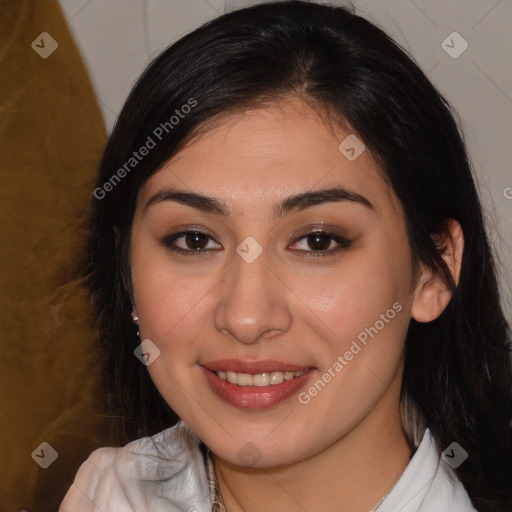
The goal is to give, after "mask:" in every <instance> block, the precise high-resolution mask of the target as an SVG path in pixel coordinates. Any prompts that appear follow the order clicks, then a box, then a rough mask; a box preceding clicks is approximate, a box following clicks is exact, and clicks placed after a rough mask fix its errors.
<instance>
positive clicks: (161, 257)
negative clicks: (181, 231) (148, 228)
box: [131, 237, 214, 352]
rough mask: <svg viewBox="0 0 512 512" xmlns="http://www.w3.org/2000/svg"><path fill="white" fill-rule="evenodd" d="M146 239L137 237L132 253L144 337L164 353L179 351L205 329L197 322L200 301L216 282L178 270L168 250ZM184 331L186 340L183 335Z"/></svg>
mask: <svg viewBox="0 0 512 512" xmlns="http://www.w3.org/2000/svg"><path fill="white" fill-rule="evenodd" d="M143 238H144V237H134V239H133V241H132V253H131V266H132V283H133V290H134V296H135V302H136V305H137V312H138V315H139V318H140V332H141V337H144V338H149V339H151V341H153V342H154V343H155V344H156V345H158V346H159V348H160V350H161V351H167V352H175V351H179V350H181V349H183V345H186V343H187V340H190V339H193V338H195V337H196V335H198V334H199V333H200V331H201V328H202V327H203V326H202V325H201V322H200V321H199V320H198V319H199V317H201V316H203V314H204V311H203V310H204V307H205V305H204V303H203V302H202V301H201V299H202V298H203V297H205V296H206V295H207V293H208V290H210V289H211V288H212V286H213V284H214V283H213V282H210V281H211V278H208V277H207V274H205V276H206V277H204V278H201V277H200V276H197V275H195V276H192V275H190V272H187V271H186V269H184V267H183V266H180V267H179V268H178V267H177V266H176V264H175V263H173V262H172V261H171V259H170V258H169V255H168V254H167V253H166V251H165V250H162V249H161V248H158V247H155V243H154V242H148V240H145V239H143ZM180 270H181V271H180ZM184 332H186V333H187V336H186V337H184V336H181V335H180V334H182V333H184ZM168 340H172V341H173V343H172V344H169V343H168V342H167V341H168Z"/></svg>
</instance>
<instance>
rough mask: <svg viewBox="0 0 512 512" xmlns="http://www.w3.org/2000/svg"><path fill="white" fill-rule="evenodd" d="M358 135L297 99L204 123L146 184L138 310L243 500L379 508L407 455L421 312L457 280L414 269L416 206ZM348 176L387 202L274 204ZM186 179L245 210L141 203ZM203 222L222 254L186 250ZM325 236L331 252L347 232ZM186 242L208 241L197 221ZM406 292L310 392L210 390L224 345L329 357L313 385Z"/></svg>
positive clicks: (134, 259)
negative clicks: (242, 252)
mask: <svg viewBox="0 0 512 512" xmlns="http://www.w3.org/2000/svg"><path fill="white" fill-rule="evenodd" d="M349 133H350V132H349V131H347V130H342V129H341V128H338V127H332V126H330V125H327V124H326V123H324V121H322V118H321V117H320V116H319V115H318V113H317V112H316V111H315V110H313V109H311V107H309V106H308V105H306V104H305V103H304V102H303V101H302V100H300V99H299V98H296V97H290V98H288V99H287V100H286V101H281V102H280V103H276V104H273V105H271V106H266V107H264V108H260V109H255V110H251V111H246V112H244V113H241V114H236V115H231V116H230V117H228V118H227V119H226V120H224V121H223V122H222V123H221V124H220V125H219V126H217V127H215V128H214V129H212V130H211V131H208V132H207V133H205V134H202V135H199V136H198V137H197V138H196V139H195V140H193V141H192V143H191V144H189V145H187V146H186V147H185V148H184V149H183V150H181V151H180V152H179V153H178V154H177V155H176V156H175V157H173V158H172V159H171V160H170V161H169V162H167V164H166V165H165V166H164V167H163V168H162V169H161V170H159V171H158V172H157V173H155V174H154V175H153V176H152V177H151V178H150V179H149V180H148V181H147V182H146V183H145V184H144V186H143V187H142V188H141V190H140V192H139V195H138V201H137V207H136V212H135V216H134V222H133V228H132V237H131V267H132V283H133V300H134V304H135V307H134V312H133V314H134V315H135V314H137V315H138V317H139V319H140V320H139V322H140V324H139V327H140V332H141V339H147V338H149V339H150V340H151V341H152V342H153V343H154V344H155V345H157V346H158V348H159V349H160V351H161V352H160V356H159V357H158V358H157V359H155V361H154V362H153V363H152V364H151V365H150V366H148V370H149V372H150V374H151V377H152V379H153V381H154V383H155V385H156V386H157V388H158V389H159V391H160V393H161V394H162V395H163V397H164V398H165V400H166V401H167V402H168V404H169V405H170V406H171V407H172V409H173V410H174V411H176V413H177V414H178V415H179V416H180V417H181V418H182V419H183V420H184V421H185V423H187V424H188V425H189V426H190V428H191V429H192V430H193V431H194V432H196V433H197V435H198V436H199V437H200V438H201V439H202V440H203V441H204V442H205V443H206V444H207V445H208V446H209V447H210V449H211V450H212V452H213V454H214V456H213V458H214V463H215V469H216V473H217V477H218V479H219V485H220V489H221V492H222V495H223V498H224V501H225V504H226V507H227V510H228V511H229V512H238V511H242V510H243V511H244V512H251V511H256V510H258V511H261V510H270V509H272V510H288V511H296V510H297V511H299V510H300V511H304V510H310V511H312V510H323V511H327V512H329V511H333V512H334V511H339V510H343V511H344V512H361V511H363V510H364V511H367V510H370V509H371V508H372V507H375V506H376V505H377V503H378V502H379V500H380V499H381V498H382V497H383V496H384V495H385V494H386V493H387V492H388V491H389V490H390V489H391V487H392V486H393V485H394V483H395V482H396V481H397V480H398V478H399V477H400V474H401V473H402V472H403V470H404V469H405V467H406V466H407V463H408V461H409V458H410V454H411V448H410V447H409V446H408V444H407V442H406V439H405V436H404V433H403V430H402V427H401V422H400V415H399V396H400V385H401V379H402V371H403V350H404V339H405V334H406V331H407V327H408V324H409V322H410V319H411V317H413V318H415V319H416V320H418V321H421V322H428V321H431V320H433V319H434V318H437V316H439V315H440V314H441V312H442V311H443V310H444V308H445V307H446V305H447V304H448V302H449V300H450V298H451V295H450V292H449V291H448V290H447V289H446V286H445V285H444V284H443V283H442V282H441V281H440V280H439V279H438V278H436V277H435V276H433V275H432V273H431V272H430V271H429V269H427V268H424V267H423V266H421V268H420V269H419V274H418V275H417V279H416V280H414V279H413V276H414V272H413V270H414V269H413V266H412V263H411V250H410V247H409V244H408V240H407V236H406V230H405V221H404V213H403V210H402V208H401V205H400V203H399V201H398V200H397V199H396V197H395V196H394V194H393V192H392V191H391V190H390V189H389V187H388V186H387V185H386V183H385V182H384V181H383V179H382V178H381V176H380V175H379V173H378V169H377V165H376V163H375V161H374V160H373V158H372V155H371V154H370V151H369V150H365V151H363V153H362V154H361V155H360V156H359V157H358V158H357V159H356V160H354V161H349V160H348V159H347V158H346V157H345V156H344V155H343V154H342V153H341V152H340V151H339V150H338V145H339V144H340V142H341V141H343V140H344V139H345V137H346V136H347V135H349ZM333 186H341V187H344V188H346V189H349V190H351V191H353V192H355V193H358V194H360V195H362V196H364V197H365V198H367V199H368V200H369V201H370V202H371V203H372V205H373V207H374V209H370V208H367V207H365V206H364V205H362V204H359V203H357V202H350V201H341V202H328V203H324V204H320V205H316V206H313V207H310V208H307V209H304V210H302V211H293V212H291V213H289V214H287V215H285V216H284V217H282V218H280V219H276V218H275V217H274V216H273V208H274V205H275V204H277V203H279V202H280V201H281V200H283V199H284V198H285V197H287V196H289V195H292V194H297V193H301V192H305V191H310V190H317V189H322V188H330V187H333ZM171 187H175V188H179V189H182V190H185V191H188V192H191V191H193V192H195V193H200V194H204V195H208V196H213V197H215V198H218V199H219V200H221V201H223V202H224V203H225V204H226V206H227V208H228V209H229V211H230V215H228V216H223V215H220V214H212V213H205V212H202V211H199V210H198V209H196V208H193V207H191V206H187V205H183V204H179V203H177V202H174V201H160V202H155V203H154V204H152V205H151V206H149V207H147V208H144V206H145V205H146V203H147V202H148V200H149V199H150V198H152V197H153V196H154V195H155V194H156V193H158V192H159V191H161V190H162V189H165V188H171ZM322 224H325V226H324V228H325V230H326V231H329V232H331V233H334V234H337V235H341V236H343V237H345V238H347V239H348V240H350V241H351V245H350V246H349V247H348V248H346V249H343V248H342V249H341V250H340V251H338V252H334V253H332V254H331V255H327V256H317V257H315V256H314V255H313V256H311V254H312V253H313V252H314V250H315V247H317V246H315V244H314V241H313V243H312V244H311V243H308V240H307V238H302V239H301V237H303V236H304V235H305V234H307V233H308V232H310V231H311V230H312V229H313V228H314V227H318V226H319V225H322ZM191 227H200V228H201V229H202V230H204V231H206V233H207V234H208V235H209V236H211V237H212V238H206V239H205V241H204V244H203V247H207V248H208V249H211V252H210V253H208V254H206V255H202V256H197V255H192V256H186V255H180V254H177V253H175V252H173V251H172V250H171V249H170V248H169V247H166V246H164V245H163V244H162V243H161V239H162V238H163V237H165V236H168V235H171V234H174V233H179V232H181V231H185V230H187V229H190V228H191ZM449 227H450V230H449V232H448V234H447V236H446V240H445V252H444V253H443V257H444V258H445V260H446V261H447V262H448V264H449V266H450V268H451V269H452V271H453V275H454V277H455V279H456V280H457V279H458V273H459V271H460V260H461V256H462V249H463V237H462V232H461V230H460V226H459V225H458V224H457V223H456V222H455V221H453V222H451V223H450V225H449ZM248 236H251V237H253V238H254V239H255V240H257V242H258V243H259V244H260V246H261V247H262V249H263V252H262V253H261V255H260V256H259V257H258V258H257V259H256V260H255V261H254V262H252V263H247V262H246V261H244V259H242V258H241V257H240V256H239V255H238V254H237V252H236V250H235V249H236V247H237V246H238V245H239V244H240V243H241V242H242V241H243V240H244V239H245V238H246V237H248ZM206 244H207V245H206ZM325 244H326V245H325V248H326V250H327V251H328V250H330V249H334V248H336V247H340V246H339V244H338V243H336V241H333V240H331V239H327V241H326V242H325ZM175 245H177V246H178V247H181V248H184V249H185V250H186V249H187V248H188V250H190V251H193V250H194V247H195V246H194V245H192V246H191V245H190V244H189V245H187V243H186V239H185V237H182V238H180V239H178V240H176V241H175ZM316 250H317V251H318V248H317V249H316ZM301 251H302V252H301ZM324 252H325V250H324ZM308 256H309V257H308ZM394 303H398V304H400V305H401V306H402V309H401V311H400V312H399V313H397V314H396V316H395V317H394V318H393V319H392V320H389V322H387V323H385V327H384V328H382V329H381V330H380V331H379V333H378V335H376V336H375V337H374V338H369V341H368V343H367V345H366V346H364V347H363V348H362V350H361V351H360V352H359V353H358V354H357V355H356V356H354V358H353V359H352V360H351V361H349V362H348V364H347V365H346V366H345V367H344V368H343V370H342V371H340V372H338V373H337V374H336V376H335V377H334V378H332V380H331V381H330V382H329V383H328V384H327V385H326V386H325V387H324V388H323V389H322V390H321V391H320V392H319V393H318V394H317V395H316V396H314V397H312V398H311V400H310V401H309V403H307V404H305V405H303V404H301V403H300V402H299V401H298V399H297V394H295V395H294V396H292V397H290V398H289V399H287V400H286V401H284V402H281V403H279V404H277V405H275V406H272V407H269V408H264V409H260V410H249V409H242V408H237V407H235V406H233V405H230V404H228V403H227V402H225V401H223V400H222V399H220V398H219V397H218V396H217V395H216V394H215V393H214V392H213V391H212V390H211V389H210V388H209V386H208V384H207V381H206V379H205V377H204V376H203V374H202V372H201V371H200V368H199V366H198V365H199V364H200V362H202V361H207V360H214V359H224V358H235V359H245V360H261V359H277V360H281V361H285V362H290V363H296V364H301V365H304V366H314V367H315V368H316V369H317V372H316V375H315V376H313V378H312V379H310V380H309V381H308V383H306V384H305V386H304V387H303V388H302V389H301V391H304V390H306V391H307V389H308V388H309V387H310V386H311V385H312V384H313V383H314V382H315V381H316V380H317V379H318V378H319V377H321V375H322V374H323V373H325V372H326V371H328V368H330V367H332V366H333V363H334V362H335V361H336V360H337V357H338V356H339V355H343V354H344V353H345V352H346V351H347V350H348V349H349V348H350V345H351V343H352V341H353V340H355V339H357V336H358V334H360V333H361V332H362V331H364V329H365V328H368V327H370V326H374V325H375V323H376V321H377V320H379V318H381V317H380V315H381V314H383V313H385V312H386V311H387V310H389V309H390V308H392V305H393V304H394ZM249 442H250V443H252V444H253V445H254V446H255V447H256V449H257V451H255V452H254V453H257V457H256V458H257V459H258V460H256V461H255V460H253V461H252V463H249V462H248V461H247V462H244V461H243V460H242V459H241V458H240V457H239V456H238V454H239V451H240V450H241V449H242V448H243V447H244V446H246V443H249ZM252 449H253V450H254V448H252Z"/></svg>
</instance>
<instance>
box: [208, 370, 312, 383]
mask: <svg viewBox="0 0 512 512" xmlns="http://www.w3.org/2000/svg"><path fill="white" fill-rule="evenodd" d="M307 370H308V368H305V369H304V370H298V371H296V372H270V373H258V374H256V375H250V374H249V373H237V372H223V371H220V372H216V373H217V376H218V377H220V378H221V379H223V380H227V381H228V382H231V383H232V384H237V385H238V386H258V387H266V386H273V385H275V384H281V382H283V381H285V380H292V379H294V378H295V377H300V376H301V375H302V374H303V373H304V372H305V371H307Z"/></svg>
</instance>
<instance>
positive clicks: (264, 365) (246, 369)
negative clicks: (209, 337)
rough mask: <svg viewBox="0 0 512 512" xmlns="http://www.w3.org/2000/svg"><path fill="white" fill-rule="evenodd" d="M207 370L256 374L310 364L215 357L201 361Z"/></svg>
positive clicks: (293, 369)
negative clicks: (213, 359) (214, 358)
mask: <svg viewBox="0 0 512 512" xmlns="http://www.w3.org/2000/svg"><path fill="white" fill-rule="evenodd" d="M201 366H204V367H205V368H207V369H208V370H212V371H214V372H220V371H224V372H236V373H249V374H251V375H256V374H258V373H269V372H297V371H300V370H304V369H307V368H312V367H313V366H312V365H304V364H292V363H284V362H282V361H276V360H273V359H263V360H261V361H242V360H240V359H216V360H215V361H205V362H203V363H201Z"/></svg>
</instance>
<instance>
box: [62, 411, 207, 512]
mask: <svg viewBox="0 0 512 512" xmlns="http://www.w3.org/2000/svg"><path fill="white" fill-rule="evenodd" d="M199 443H200V440H199V439H198V438H197V436H196V435H195V434H194V433H193V432H192V431H191V430H190V429H189V428H188V427H187V426H186V425H185V424H184V423H183V422H182V421H180V422H179V423H178V424H177V425H175V426H174V427H171V428H169V429H167V430H164V431H163V432H160V433H159V434H156V435H155V436H152V437H144V438H141V439H137V440H136V441H133V442H131V443H129V444H127V445H126V446H124V447H121V448H110V447H108V448H99V449H98V450H95V451H94V452H92V453H91V455H90V456H89V457H88V459H87V460H86V461H85V462H84V463H83V464H82V465H81V466H80V469H79V470H78V472H77V474H76V476H75V479H74V482H73V484H72V486H71V487H70V489H69V491H68V493H67V494H66V496H65V498H64V500H63V502H62V503H61V506H60V508H59V512H93V511H94V512H96V511H97V510H98V509H99V510H102V511H103V512H110V511H111V512H114V511H115V512H125V511H126V512H139V511H143V510H147V507H148V505H151V506H152V507H153V508H150V510H154V511H155V512H157V511H160V510H162V511H163V510H168V511H172V510H181V508H173V507H184V508H183V509H184V510H187V508H195V509H196V510H197V511H198V512H203V511H204V512H206V511H209V510H210V503H209V492H208V481H207V476H206V469H205V463H204V458H203V455H202V454H201V451H200V449H199ZM157 500H158V501H157ZM153 501H154V502H155V503H154V504H153ZM137 504H140V506H138V505H137Z"/></svg>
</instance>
